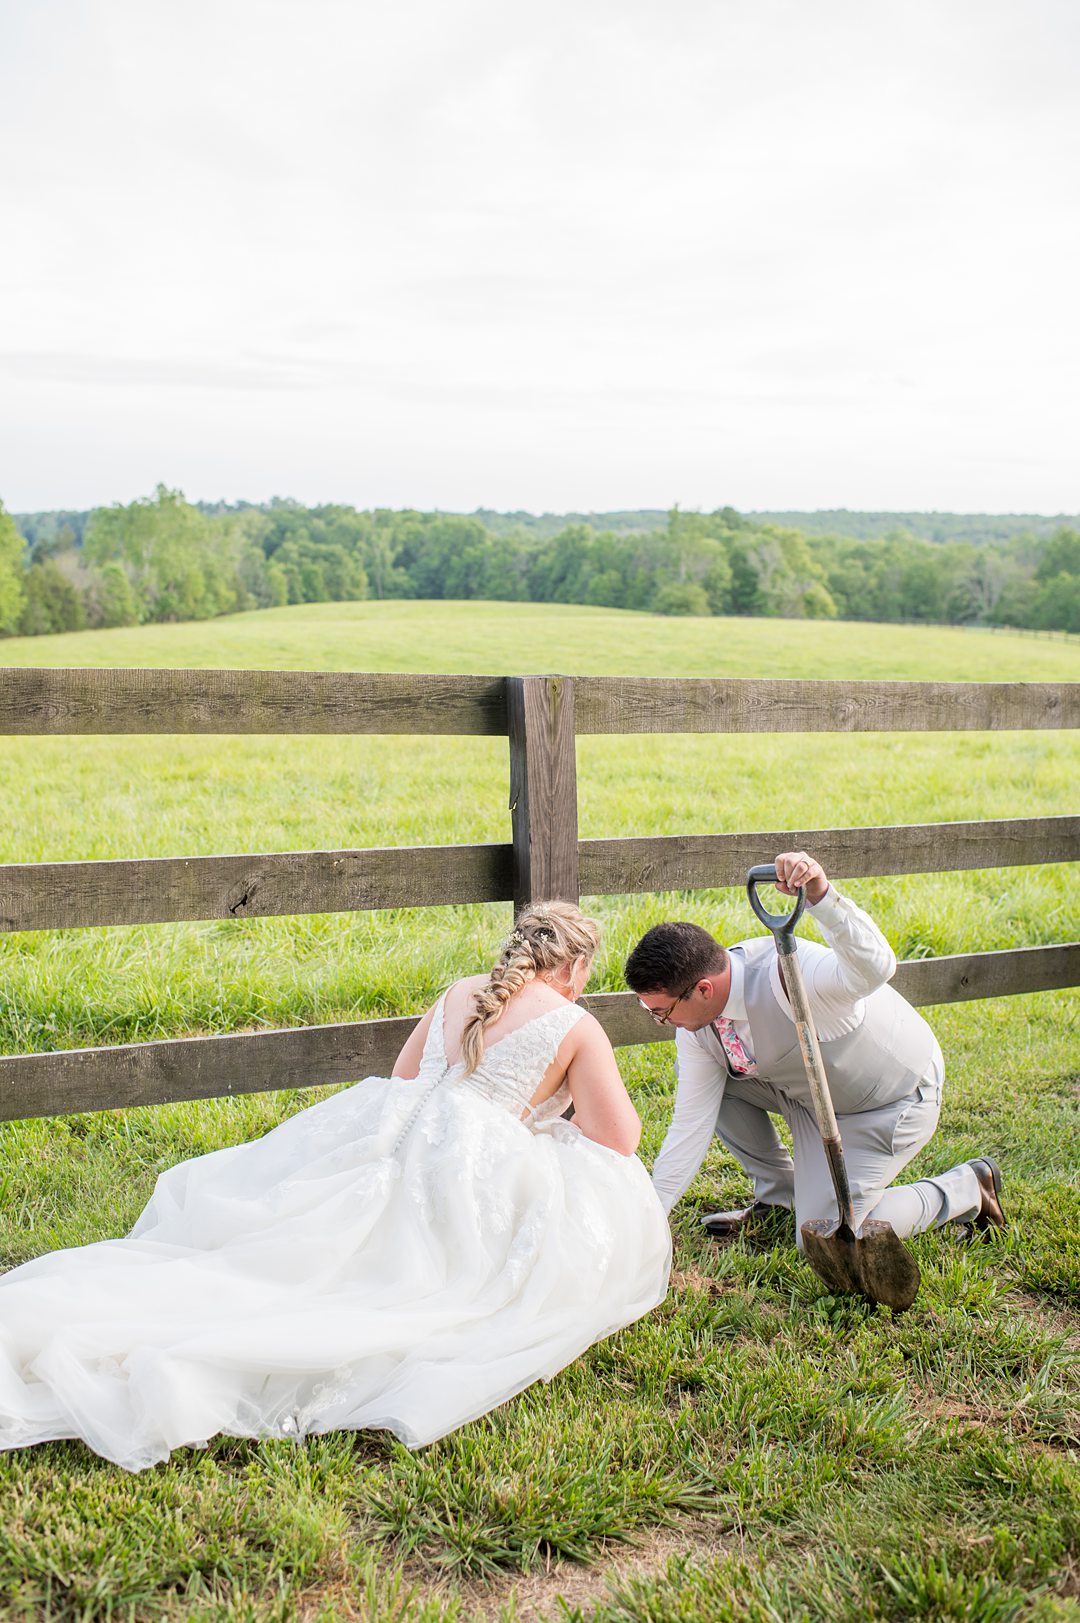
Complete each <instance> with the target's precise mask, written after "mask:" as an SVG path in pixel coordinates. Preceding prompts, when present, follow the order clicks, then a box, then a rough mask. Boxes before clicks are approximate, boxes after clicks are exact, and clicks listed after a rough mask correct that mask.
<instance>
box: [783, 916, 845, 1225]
mask: <svg viewBox="0 0 1080 1623" xmlns="http://www.w3.org/2000/svg"><path fill="white" fill-rule="evenodd" d="M776 947H777V951H778V952H779V954H780V962H781V964H782V966H783V970H784V983H785V985H786V987H787V995H788V999H789V1001H790V1003H791V1007H792V1010H793V1012H794V1015H795V1029H796V1030H797V1032H798V1034H799V1047H800V1048H801V1049H802V1057H803V1064H804V1065H805V1066H806V1080H807V1081H808V1082H809V1084H810V1096H811V1098H812V1099H813V1101H814V1115H815V1116H816V1117H817V1124H818V1131H819V1132H820V1134H821V1142H822V1144H823V1146H824V1149H825V1158H826V1160H827V1161H828V1163H829V1172H830V1175H831V1177H832V1181H833V1188H834V1189H835V1190H836V1201H837V1205H838V1206H839V1208H840V1222H841V1225H842V1226H844V1227H846V1228H848V1229H850V1231H851V1233H852V1234H854V1233H855V1216H854V1212H853V1210H852V1205H851V1185H850V1184H849V1183H848V1175H847V1166H846V1165H845V1163H844V1146H843V1144H842V1142H841V1140H840V1129H839V1127H838V1126H837V1124H836V1112H835V1110H834V1109H833V1102H832V1094H831V1093H830V1092H829V1081H828V1078H827V1076H826V1075H825V1062H824V1061H823V1059H822V1057H821V1047H820V1044H819V1043H818V1039H817V1032H816V1031H815V1030H814V1020H813V1016H812V1015H811V1013H810V1003H809V1000H808V998H807V996H806V983H805V981H804V980H803V974H802V965H801V964H800V963H799V952H798V947H797V945H796V942H795V937H794V936H793V935H788V936H780V935H777V937H776Z"/></svg>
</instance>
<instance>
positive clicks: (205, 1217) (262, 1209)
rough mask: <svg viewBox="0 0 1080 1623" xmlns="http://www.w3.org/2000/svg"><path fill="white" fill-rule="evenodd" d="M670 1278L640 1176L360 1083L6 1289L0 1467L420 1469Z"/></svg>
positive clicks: (566, 1133)
mask: <svg viewBox="0 0 1080 1623" xmlns="http://www.w3.org/2000/svg"><path fill="white" fill-rule="evenodd" d="M418 1106H419V1110H418ZM410 1123H411V1125H409V1124H410ZM670 1261H671V1246H670V1237H669V1231H668V1226H667V1221H666V1219H665V1217H664V1214H663V1211H662V1209H661V1207H660V1204H659V1201H658V1200H657V1198H656V1195H655V1194H654V1192H653V1189H652V1185H651V1184H650V1182H649V1179H648V1176H647V1174H646V1172H645V1169H644V1168H643V1166H642V1165H641V1163H640V1161H638V1160H637V1158H636V1157H633V1156H631V1157H627V1156H622V1155H619V1154H617V1153H616V1152H615V1151H613V1150H608V1149H605V1148H603V1147H602V1146H600V1145H597V1144H594V1143H593V1142H591V1140H589V1139H587V1138H585V1137H584V1135H583V1134H582V1133H580V1132H579V1131H578V1130H577V1129H576V1128H575V1127H574V1126H573V1125H572V1124H570V1123H566V1122H562V1121H556V1122H555V1123H553V1124H551V1125H550V1126H547V1127H545V1128H543V1129H539V1130H535V1131H534V1130H532V1129H531V1128H529V1127H527V1126H525V1125H523V1123H522V1122H520V1121H519V1120H518V1119H517V1118H516V1117H515V1116H514V1115H511V1114H509V1113H508V1112H507V1110H506V1109H504V1108H503V1107H502V1106H501V1105H499V1104H494V1103H492V1102H491V1101H490V1100H487V1099H485V1098H483V1097H481V1096H479V1095H478V1094H476V1093H474V1092H472V1091H470V1090H469V1089H468V1088H466V1087H461V1086H449V1085H448V1086H444V1087H440V1088H438V1089H436V1090H435V1091H434V1092H431V1093H428V1092H427V1089H426V1085H425V1084H424V1083H422V1082H417V1081H403V1080H388V1079H386V1078H381V1077H370V1078H368V1079H367V1080H366V1081H364V1082H360V1083H357V1084H356V1085H355V1086H354V1087H352V1088H349V1089H347V1090H345V1091H344V1092H341V1093H338V1094H335V1095H333V1096H332V1097H330V1098H328V1099H325V1100H323V1101H322V1102H321V1103H319V1104H316V1105H313V1106H312V1107H311V1108H310V1109H308V1110H305V1111H302V1112H301V1113H299V1114H298V1115H296V1116H293V1117H291V1118H290V1119H289V1120H287V1121H285V1122H283V1123H282V1124H281V1125H280V1126H279V1127H276V1128H275V1129H274V1130H273V1131H272V1132H270V1133H268V1134H267V1135H266V1136H265V1137H264V1138H261V1139H258V1140H255V1141H254V1142H252V1143H249V1144H242V1145H239V1146H237V1147H235V1148H232V1149H225V1150H218V1151H215V1152H214V1153H212V1154H210V1155H204V1156H200V1157H199V1158H197V1159H195V1160H191V1161H186V1162H183V1163H181V1164H180V1165H179V1166H176V1167H173V1168H172V1169H171V1170H170V1171H168V1172H166V1173H164V1174H163V1175H162V1176H161V1177H160V1178H159V1179H158V1181H157V1186H156V1188H155V1191H154V1194H153V1196H152V1198H151V1200H150V1202H149V1204H148V1205H147V1206H146V1208H145V1210H144V1211H143V1213H142V1215H141V1217H140V1218H139V1220H138V1222H137V1223H136V1225H135V1227H134V1229H133V1230H132V1232H131V1234H130V1235H129V1236H127V1237H126V1238H124V1239H117V1240H105V1241H101V1242H99V1243H97V1244H94V1245H88V1246H83V1247H80V1248H78V1249H75V1250H69V1251H57V1252H52V1253H50V1254H49V1255H47V1256H43V1257H38V1258H36V1259H35V1260H34V1261H32V1262H28V1263H25V1264H24V1265H23V1266H22V1267H19V1268H16V1269H13V1270H12V1271H11V1272H10V1273H8V1274H6V1275H4V1276H3V1277H2V1278H0V1449H2V1448H18V1447H22V1446H25V1445H27V1444H30V1443H35V1442H43V1441H46V1440H49V1439H54V1438H60V1437H78V1438H82V1439H84V1440H85V1442H87V1443H88V1444H89V1446H90V1447H91V1448H92V1449H94V1450H95V1451H96V1452H97V1453H98V1454H100V1455H103V1456H104V1457H105V1458H106V1459H109V1460H113V1461H115V1462H116V1464H118V1465H121V1466H123V1467H124V1468H125V1469H127V1470H129V1471H138V1470H142V1469H144V1468H145V1467H147V1466H149V1465H153V1464H154V1463H156V1462H157V1461H160V1460H164V1459H166V1458H167V1457H168V1455H169V1453H170V1451H171V1450H172V1449H174V1448H177V1447H179V1446H182V1445H185V1444H187V1445H198V1444H204V1443H205V1442H206V1441H207V1440H208V1439H209V1438H210V1437H212V1436H214V1435H216V1434H217V1433H220V1432H224V1433H228V1434H230V1435H234V1436H242V1437H281V1436H293V1437H302V1436H304V1435H306V1434H309V1433H313V1432H325V1431H332V1430H337V1429H339V1428H352V1429H359V1428H366V1427H385V1428H388V1429H389V1430H390V1431H392V1432H393V1433H394V1434H395V1435H396V1436H397V1437H399V1438H400V1439H401V1441H402V1442H404V1443H406V1444H407V1445H408V1446H409V1447H413V1448H415V1447H419V1446H421V1445H422V1444H425V1443H429V1442H433V1441H434V1440H435V1439H436V1438H438V1437H441V1436H443V1435H445V1434H446V1433H447V1432H449V1431H452V1430H453V1429H454V1428H455V1427H457V1426H460V1425H462V1424H463V1423H464V1422H465V1421H467V1420H471V1419H474V1418H476V1417H477V1416H478V1415H481V1414H484V1413H486V1412H487V1411H488V1410H490V1409H492V1408H494V1407H496V1406H497V1405H498V1404H500V1403H503V1402H505V1401H506V1400H507V1399H508V1398H511V1397H513V1396H514V1395H515V1394H516V1393H518V1392H520V1391H521V1390H522V1389H523V1388H524V1387H526V1386H528V1385H530V1383H531V1382H533V1381H535V1380H538V1379H548V1378H550V1377H551V1376H552V1375H554V1374H555V1373H556V1371H558V1370H559V1369H561V1368H563V1367H564V1366H565V1365H566V1364H567V1363H569V1362H570V1361H571V1360H572V1359H573V1358H575V1357H576V1356H577V1355H578V1354H579V1353H581V1352H582V1351H584V1349H585V1348H586V1347H588V1346H589V1345H590V1344H591V1343H592V1342H594V1341H597V1340H599V1339H600V1338H601V1337H603V1336H606V1335H609V1334H610V1333H611V1332H612V1331H614V1330H616V1329H618V1328H619V1327H620V1326H622V1325H625V1324H629V1323H630V1322H631V1321H633V1320H634V1319H636V1318H638V1317H639V1316H640V1315H641V1314H643V1313H647V1312H648V1311H649V1310H650V1308H653V1307H655V1306H656V1305H657V1303H659V1302H660V1301H662V1300H663V1297H664V1294H665V1292H666V1289H667V1277H668V1271H669V1268H670Z"/></svg>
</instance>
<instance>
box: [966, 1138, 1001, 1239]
mask: <svg viewBox="0 0 1080 1623" xmlns="http://www.w3.org/2000/svg"><path fill="white" fill-rule="evenodd" d="M968 1166H969V1167H970V1168H971V1170H972V1172H974V1174H975V1177H976V1178H977V1179H978V1184H979V1194H980V1195H981V1197H982V1205H981V1206H980V1207H979V1210H978V1212H977V1213H976V1214H975V1216H974V1217H973V1218H972V1219H971V1228H972V1230H973V1232H974V1233H976V1234H983V1235H985V1234H988V1233H989V1232H990V1230H991V1229H1003V1228H1004V1227H1005V1213H1004V1212H1003V1211H1002V1209H1001V1168H1000V1167H999V1166H998V1164H997V1162H996V1161H991V1159H990V1157H989V1156H988V1155H983V1156H980V1158H979V1159H978V1160H977V1161H969V1162H968Z"/></svg>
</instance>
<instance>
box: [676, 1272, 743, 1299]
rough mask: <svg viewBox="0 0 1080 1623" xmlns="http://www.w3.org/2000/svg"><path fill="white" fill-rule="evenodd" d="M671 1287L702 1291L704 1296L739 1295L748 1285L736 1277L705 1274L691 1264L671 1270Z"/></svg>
mask: <svg viewBox="0 0 1080 1623" xmlns="http://www.w3.org/2000/svg"><path fill="white" fill-rule="evenodd" d="M671 1289H672V1290H673V1291H685V1290H695V1291H701V1293H702V1294H703V1295H704V1296H737V1295H739V1294H740V1292H743V1291H745V1289H746V1287H745V1285H743V1284H740V1282H739V1281H738V1280H735V1279H714V1278H713V1276H712V1274H703V1273H702V1272H701V1269H700V1268H695V1267H694V1266H693V1264H691V1265H690V1266H689V1267H687V1268H673V1269H672V1270H671Z"/></svg>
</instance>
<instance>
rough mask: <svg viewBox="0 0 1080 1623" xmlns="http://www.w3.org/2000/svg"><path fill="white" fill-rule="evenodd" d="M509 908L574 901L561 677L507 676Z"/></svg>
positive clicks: (571, 734)
mask: <svg viewBox="0 0 1080 1623" xmlns="http://www.w3.org/2000/svg"><path fill="white" fill-rule="evenodd" d="M506 711H507V721H508V724H509V725H508V731H509V734H510V815H511V826H512V830H513V844H514V908H515V910H516V909H518V908H520V907H522V906H523V905H524V904H525V903H526V902H539V901H560V902H576V901H578V899H579V897H580V894H581V893H580V890H579V888H578V827H577V753H576V747H575V745H576V738H575V730H574V683H573V678H572V677H569V676H508V677H507V679H506Z"/></svg>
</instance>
